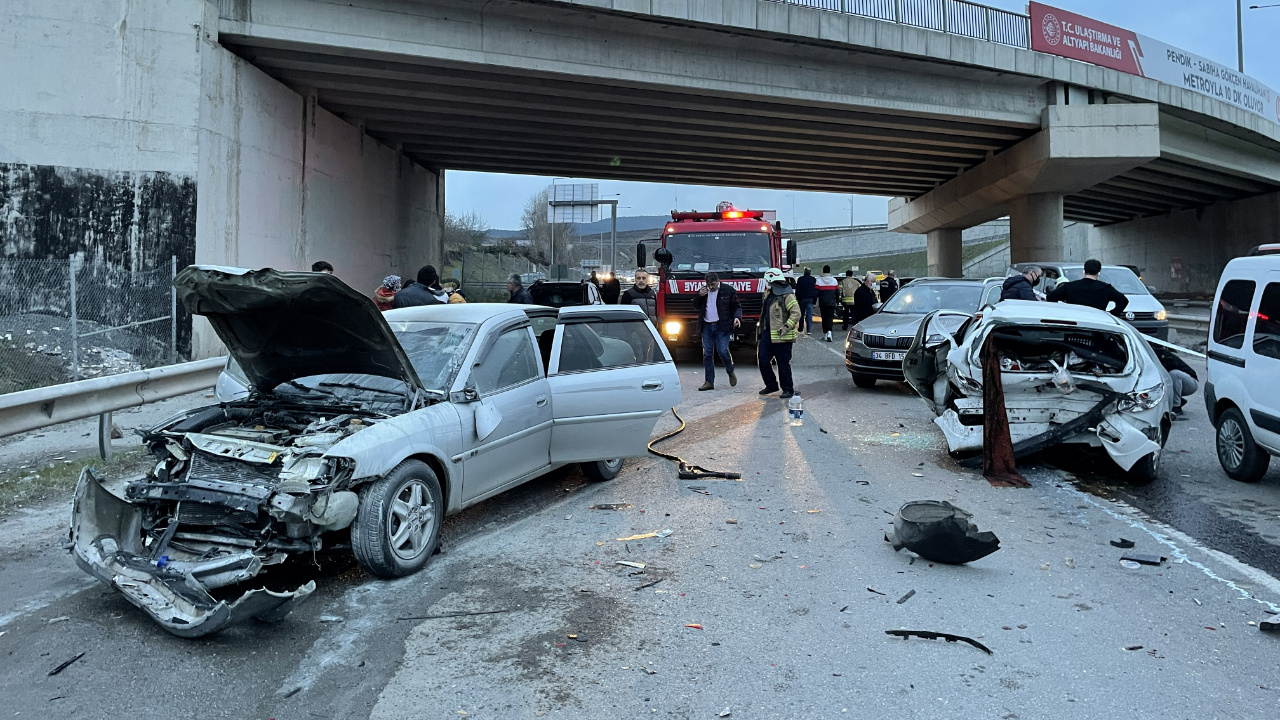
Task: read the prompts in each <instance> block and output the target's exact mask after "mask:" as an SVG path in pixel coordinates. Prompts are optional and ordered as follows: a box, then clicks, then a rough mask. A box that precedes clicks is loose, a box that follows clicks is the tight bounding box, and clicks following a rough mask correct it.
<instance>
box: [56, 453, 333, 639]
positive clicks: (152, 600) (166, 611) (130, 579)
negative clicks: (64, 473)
mask: <svg viewBox="0 0 1280 720" xmlns="http://www.w3.org/2000/svg"><path fill="white" fill-rule="evenodd" d="M143 515H144V513H143V511H142V509H141V508H139V507H137V506H135V505H132V504H130V503H128V502H126V501H124V500H122V499H120V498H118V497H116V496H115V495H113V494H112V493H111V492H109V491H108V490H107V489H106V488H105V487H103V486H102V483H101V481H99V480H98V478H97V477H96V476H95V475H94V474H93V471H92V470H90V469H89V468H85V469H84V471H82V472H81V473H80V478H79V480H78V481H77V483H76V493H75V500H74V503H73V506H72V511H71V551H72V553H73V554H74V555H75V559H76V564H77V565H79V566H80V568H81V569H83V570H84V571H85V572H87V573H89V574H91V575H93V576H94V577H96V578H98V579H99V580H101V581H102V582H103V583H105V584H107V585H108V586H110V587H112V588H115V589H116V590H118V591H120V593H121V594H123V595H124V596H125V598H127V599H128V600H129V602H131V603H133V604H134V605H136V606H137V607H138V608H140V609H141V610H143V611H144V612H146V613H147V614H148V615H150V616H151V617H152V619H154V620H155V621H156V622H157V623H159V624H160V626H161V627H163V628H164V629H165V630H168V631H169V632H171V633H173V634H174V635H178V636H180V637H199V636H201V635H207V634H209V633H212V632H216V631H218V630H221V629H222V628H224V627H226V626H227V625H230V624H232V623H235V622H240V621H243V620H247V619H249V618H257V619H259V620H264V621H267V622H274V621H277V620H280V619H282V618H283V617H284V616H285V615H286V614H288V612H289V611H290V610H292V609H293V608H294V607H296V606H297V605H298V604H299V603H301V602H302V601H304V600H306V598H307V597H308V596H309V595H311V593H312V591H314V590H315V583H314V582H308V583H306V584H305V585H303V586H302V587H300V588H298V589H296V590H294V591H292V592H273V591H270V590H266V589H261V588H258V589H253V590H249V591H248V592H245V593H244V594H243V595H241V596H239V597H238V598H237V599H236V600H234V601H233V602H230V603H228V602H227V601H225V600H218V599H216V598H214V597H213V596H212V595H210V593H209V591H210V590H212V589H216V588H219V587H225V586H228V585H234V584H237V583H241V582H244V581H246V580H249V579H250V578H253V577H254V576H256V575H257V574H258V573H259V572H260V571H261V570H262V567H263V564H264V563H263V559H262V558H261V557H259V556H258V555H256V554H255V553H253V552H251V551H242V552H237V553H231V554H226V555H221V556H215V557H211V558H208V559H203V560H202V559H197V558H191V559H184V560H173V561H170V560H169V557H168V556H167V555H165V556H161V557H159V558H157V559H154V560H153V559H152V558H151V557H150V553H148V552H147V548H145V547H144V545H143V532H142V530H143V527H142V526H143V520H144V518H143Z"/></svg>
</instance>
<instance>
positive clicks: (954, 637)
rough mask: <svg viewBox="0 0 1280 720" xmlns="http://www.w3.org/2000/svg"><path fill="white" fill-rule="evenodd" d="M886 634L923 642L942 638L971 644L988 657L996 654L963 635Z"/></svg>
mask: <svg viewBox="0 0 1280 720" xmlns="http://www.w3.org/2000/svg"><path fill="white" fill-rule="evenodd" d="M884 633H885V635H896V636H898V637H900V638H902V639H904V640H905V639H907V638H909V637H918V638H921V639H923V640H937V639H938V638H941V639H943V640H946V641H947V642H963V643H969V644H970V645H972V646H974V647H976V648H978V649H979V650H981V651H982V652H984V653H986V654H988V655H994V654H995V653H993V652H992V651H991V648H989V647H987V646H986V645H983V644H982V643H980V642H978V641H977V640H974V639H973V638H968V637H965V636H963V635H952V634H951V633H943V632H933V631H932V630H885V631H884Z"/></svg>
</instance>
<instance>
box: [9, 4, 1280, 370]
mask: <svg viewBox="0 0 1280 720" xmlns="http://www.w3.org/2000/svg"><path fill="white" fill-rule="evenodd" d="M899 11H900V12H899ZM859 13H861V14H859ZM0 14H2V16H3V18H4V20H5V21H6V23H7V26H10V27H12V28H14V31H13V32H12V33H9V34H8V35H6V36H5V37H4V38H0V64H3V65H4V66H5V67H11V68H15V69H16V71H15V72H12V73H8V74H6V75H5V76H4V77H3V78H0V91H2V92H0V171H3V174H0V180H3V179H4V178H17V180H15V181H13V182H9V181H8V180H5V183H8V184H4V183H0V185H3V187H0V190H3V191H4V192H0V237H3V238H4V242H5V245H4V246H5V248H6V253H7V254H9V253H10V248H18V249H19V250H20V252H22V253H28V254H32V253H34V254H35V255H37V256H39V255H41V254H42V253H43V254H44V255H47V256H50V257H52V256H55V255H58V256H63V257H65V254H66V252H67V250H66V249H67V248H68V247H77V248H79V249H78V250H76V252H81V253H84V254H85V256H86V257H102V258H112V257H120V256H124V257H128V258H131V259H130V260H129V262H131V263H134V264H137V263H142V264H144V265H145V264H146V262H149V261H148V260H147V258H150V257H152V256H163V257H164V258H165V259H166V260H167V257H168V254H169V250H168V249H167V248H170V247H171V246H176V245H183V244H184V243H185V246H187V247H189V248H190V246H193V248H194V249H193V254H194V257H195V259H196V260H198V261H200V262H210V263H218V264H231V265H246V266H258V267H261V266H274V267H286V268H302V267H307V266H309V264H310V262H311V261H312V260H316V259H321V258H323V259H328V260H331V261H333V262H334V264H335V265H337V266H338V267H339V274H340V275H342V276H343V277H344V278H345V279H347V280H348V281H349V282H351V284H352V285H354V286H356V287H362V288H368V289H369V290H370V291H371V290H372V288H373V287H376V283H377V282H378V280H379V279H380V278H381V277H382V276H383V275H386V274H390V273H397V274H402V275H404V274H412V272H413V270H414V269H415V268H416V267H417V266H418V265H420V264H422V263H423V262H438V261H439V259H440V253H441V239H440V238H441V230H442V227H443V213H444V184H443V179H444V178H443V175H442V172H441V171H443V170H445V169H460V170H479V171H492V172H509V173H533V174H542V175H549V176H553V175H572V176H579V177H583V176H586V177H598V178H606V179H607V178H616V179H625V180H643V181H653V182H676V183H700V184H711V185H726V186H751V187H763V188H776V189H790V190H824V191H832V192H841V193H867V194H876V195H885V196H890V197H895V198H896V199H895V200H894V201H893V202H892V203H891V207H890V228H891V229H894V230H899V231H903V232H913V233H921V234H926V235H927V236H928V247H929V258H930V269H931V270H932V271H934V272H937V273H938V274H959V272H960V256H961V255H960V244H961V241H960V231H961V230H962V229H963V228H966V227H972V226H975V225H977V224H979V223H982V222H984V221H986V220H990V219H993V218H997V217H1002V216H1005V215H1008V216H1009V217H1010V235H1011V254H1012V257H1013V259H1014V260H1015V261H1018V260H1036V259H1056V258H1061V257H1066V258H1067V259H1083V257H1077V256H1081V255H1094V256H1100V257H1102V258H1103V259H1104V260H1106V261H1109V262H1123V263H1131V264H1135V265H1139V266H1143V267H1147V268H1149V273H1155V274H1157V275H1161V274H1163V268H1171V269H1172V270H1173V271H1174V279H1162V281H1161V282H1160V283H1159V284H1160V285H1161V287H1168V288H1170V289H1174V290H1179V291H1184V292H1185V291H1194V290H1203V289H1206V288H1208V287H1211V286H1212V285H1213V283H1214V282H1216V278H1217V274H1218V272H1219V270H1220V268H1221V266H1222V265H1223V264H1224V263H1225V262H1226V260H1227V259H1229V258H1230V257H1232V256H1234V255H1237V254H1239V253H1240V252H1242V251H1243V250H1244V249H1246V248H1248V247H1249V246H1251V245H1253V244H1256V243H1258V242H1263V241H1268V240H1270V241H1274V240H1277V239H1280V126H1277V125H1276V124H1275V123H1272V122H1270V121H1268V120H1266V119H1264V118H1262V117H1259V116H1256V115H1253V114H1250V113H1248V112H1246V111H1244V110H1241V109H1239V108H1236V107H1235V106H1232V105H1230V104H1227V103H1225V102H1222V101H1219V100H1216V99H1212V98H1210V97H1207V96H1205V95H1201V94H1198V93H1195V92H1192V91H1189V90H1185V89H1182V88H1179V87H1174V86H1170V85H1166V84H1161V83H1159V82H1156V81H1154V80H1149V79H1145V78H1141V77H1137V76H1133V75H1128V74H1125V73H1121V72H1118V71H1114V70H1109V69H1106V68H1103V67H1098V66H1095V65H1090V64H1086V63H1082V62H1077V61H1073V60H1067V59H1064V58H1060V57H1054V56H1049V55H1044V54H1041V53H1036V52H1033V51H1031V50H1029V49H1027V48H1026V47H1025V46H1026V45H1027V42H1028V37H1029V32H1030V29H1029V27H1028V19H1027V18H1026V17H1025V16H1021V15H1018V14H1016V13H1007V12H1004V11H999V10H994V9H990V8H985V7H983V6H980V5H974V4H972V3H968V2H963V1H962V0H797V1H794V2H778V1H774V0H489V1H486V2H479V1H464V0H346V1H344V2H337V1H335V0H217V1H216V2H213V1H211V0H170V1H169V2H166V3H160V4H144V5H139V4H138V3H136V2H133V0H77V1H76V2H70V1H69V0H51V1H50V2H43V3H19V4H17V5H16V6H14V7H7V8H6V9H5V10H3V11H0ZM193 36H194V37H193ZM14 188H18V189H17V190H13V189H14ZM104 188H106V190H104ZM157 188H158V189H157ZM10 190H13V192H16V193H17V195H14V194H13V193H10V195H8V196H6V195H5V194H4V193H5V192H10ZM108 191H109V192H108ZM59 193H62V194H63V196H65V197H66V198H72V199H74V198H79V199H78V200H75V201H74V202H73V201H72V200H71V199H68V200H67V201H66V202H65V203H63V204H62V205H57V203H55V205H57V206H56V207H53V208H52V209H50V210H49V211H48V213H47V215H48V218H47V219H48V222H46V221H45V220H40V221H39V222H36V221H35V220H30V218H27V216H26V215H24V213H29V210H30V207H34V206H36V205H39V204H40V203H41V202H44V201H43V200H41V198H47V197H53V196H58V197H62V196H59V195H58V194H59ZM19 196H20V199H21V200H22V202H18V201H14V200H12V198H13V197H19ZM6 197H9V198H10V199H8V200H6V199H5V198H6ZM500 201H509V199H500ZM23 203H26V204H25V205H24V204H23ZM192 205H194V211H192V210H191V207H192ZM86 208H88V210H86ZM121 208H125V209H126V210H127V211H128V212H125V210H121ZM41 212H44V211H43V210H42V211H41ZM129 213H132V214H131V215H130V214H129ZM193 215H194V217H192V216H193ZM32 217H34V216H32ZM41 217H44V216H41ZM14 218H17V220H15V219H14ZM104 218H106V220H104ZM130 218H132V220H131V219H130ZM157 218H160V219H157ZM1064 220H1067V221H1081V222H1085V223H1090V224H1092V225H1094V226H1096V228H1095V229H1094V231H1092V232H1091V233H1090V234H1089V236H1088V240H1087V242H1084V243H1075V242H1071V243H1066V244H1064V239H1063V234H1062V223H1063V221H1064ZM41 228H54V230H49V231H47V232H46V231H45V230H42V229H41ZM68 229H70V230H68ZM41 233H44V234H46V235H48V237H44V236H42V235H41ZM68 233H73V234H74V233H79V236H78V238H79V239H77V238H76V237H70V238H69V237H68ZM104 238H107V239H109V240H110V242H111V243H114V244H115V245H114V246H113V247H111V248H105V247H103V245H104V244H105V243H107V240H104ZM77 243H78V244H77ZM157 248H160V249H159V250H157ZM178 254H179V256H180V257H183V258H185V257H189V256H188V255H187V254H186V252H185V251H183V252H178ZM135 261H136V262H135ZM199 330H200V328H199V327H198V326H197V333H196V335H197V341H196V353H197V354H202V353H206V352H210V351H211V350H212V349H213V347H212V346H210V345H208V344H207V343H206V342H205V340H207V339H208V338H207V334H202V333H200V332H199Z"/></svg>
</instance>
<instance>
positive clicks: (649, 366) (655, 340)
mask: <svg viewBox="0 0 1280 720" xmlns="http://www.w3.org/2000/svg"><path fill="white" fill-rule="evenodd" d="M551 355H552V360H551V367H550V368H549V376H548V380H549V381H550V383H551V395H552V399H553V400H552V405H553V412H554V414H555V422H554V425H553V427H552V431H551V462H552V463H554V464H562V463H574V462H594V461H599V460H613V459H617V458H628V457H639V456H641V455H644V454H645V448H646V446H647V445H648V443H649V436H650V435H651V434H652V433H653V427H654V425H656V424H657V422H658V417H659V416H660V415H662V413H663V412H665V411H666V410H667V409H668V408H670V407H673V406H675V405H677V404H679V402H680V376H679V374H678V373H677V372H676V366H675V363H673V362H672V361H671V355H670V353H669V352H668V351H667V347H666V345H665V344H663V342H662V340H661V338H660V337H659V336H658V333H657V331H656V330H655V329H654V327H653V325H652V324H651V323H650V322H649V320H648V319H647V318H646V317H645V314H644V311H642V310H641V309H640V308H638V307H635V306H631V305H624V306H617V307H610V308H605V307H601V306H598V305H588V306H583V307H573V308H561V309H560V320H559V325H558V326H557V327H556V333H555V341H554V343H553V346H552V351H551Z"/></svg>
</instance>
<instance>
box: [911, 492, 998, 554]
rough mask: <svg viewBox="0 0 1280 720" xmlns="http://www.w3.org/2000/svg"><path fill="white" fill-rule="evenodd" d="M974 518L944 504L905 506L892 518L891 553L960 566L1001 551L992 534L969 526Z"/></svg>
mask: <svg viewBox="0 0 1280 720" xmlns="http://www.w3.org/2000/svg"><path fill="white" fill-rule="evenodd" d="M972 517H973V515H972V514H971V513H968V512H965V511H964V510H961V509H960V508H958V507H956V506H954V505H952V504H951V503H949V502H947V501H946V500H942V501H938V500H917V501H913V502H908V503H905V504H904V505H903V506H902V507H901V508H898V512H897V513H895V514H894V516H893V535H892V537H891V538H890V537H888V536H886V539H887V540H889V542H890V543H892V544H893V549H894V551H899V550H901V549H902V548H904V547H905V548H907V549H908V550H910V551H911V552H914V553H915V554H917V555H919V556H920V557H922V558H924V559H926V560H932V561H934V562H940V563H946V564H948V565H961V564H964V563H967V562H973V561H974V560H978V559H980V558H984V557H986V556H988V555H990V554H991V553H993V552H995V551H996V550H999V549H1000V539H999V538H997V537H996V536H995V533H993V532H991V531H989V530H986V531H979V530H978V527H977V526H976V525H974V524H973V523H971V522H969V520H970V518H972Z"/></svg>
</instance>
